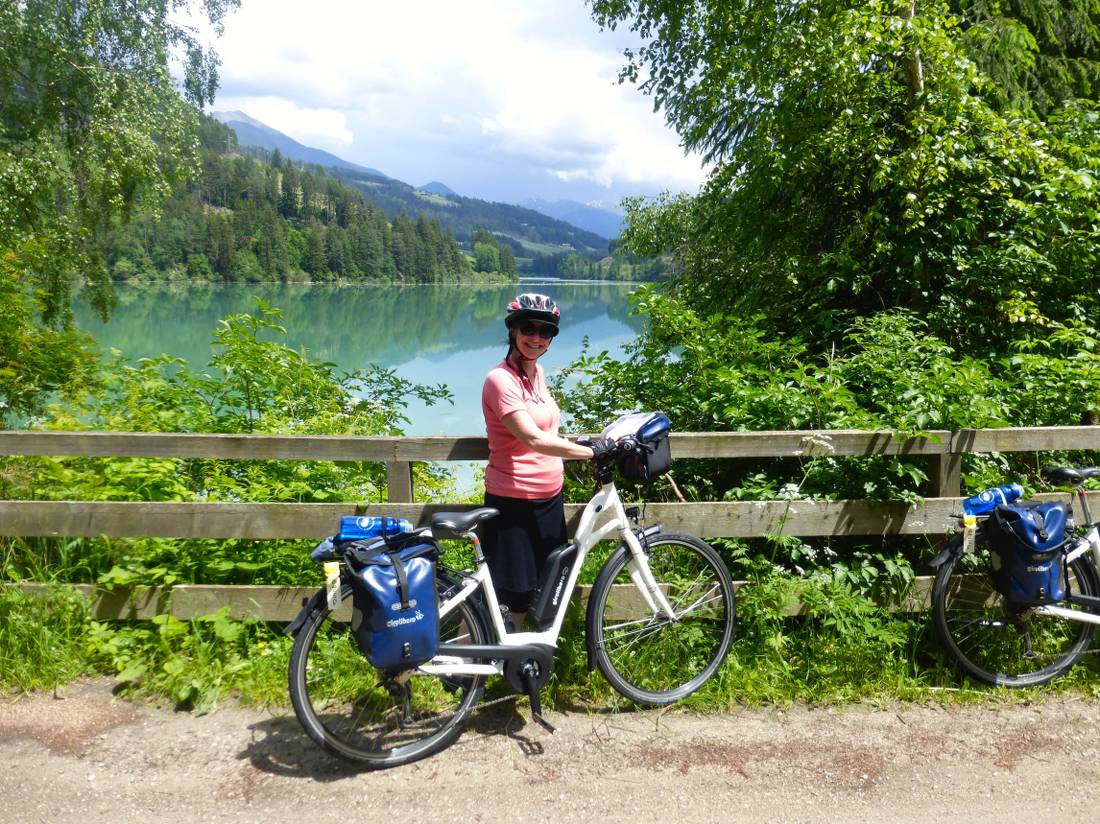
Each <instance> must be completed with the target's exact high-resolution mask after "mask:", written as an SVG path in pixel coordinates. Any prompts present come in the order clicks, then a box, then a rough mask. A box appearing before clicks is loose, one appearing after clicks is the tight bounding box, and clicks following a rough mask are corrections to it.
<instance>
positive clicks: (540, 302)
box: [504, 292, 561, 329]
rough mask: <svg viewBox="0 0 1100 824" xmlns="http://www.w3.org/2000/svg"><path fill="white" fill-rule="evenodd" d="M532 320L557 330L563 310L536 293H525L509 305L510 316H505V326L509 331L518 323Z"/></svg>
mask: <svg viewBox="0 0 1100 824" xmlns="http://www.w3.org/2000/svg"><path fill="white" fill-rule="evenodd" d="M524 319H530V320H537V321H540V322H542V323H547V324H550V325H551V326H553V327H554V328H555V329H556V328H557V327H558V324H559V322H560V319H561V310H560V309H558V305H557V304H556V303H554V301H553V299H551V298H549V297H547V296H546V295H540V294H537V293H536V292H524V293H523V294H522V295H516V297H515V298H514V299H513V300H512V301H511V303H509V304H508V314H507V315H505V316H504V325H505V326H507V327H508V328H509V329H511V328H512V326H513V325H514V324H515V323H517V322H518V321H521V320H524Z"/></svg>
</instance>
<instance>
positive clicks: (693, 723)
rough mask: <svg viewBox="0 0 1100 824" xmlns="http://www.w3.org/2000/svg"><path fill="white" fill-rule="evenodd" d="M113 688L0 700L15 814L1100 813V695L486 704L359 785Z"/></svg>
mask: <svg viewBox="0 0 1100 824" xmlns="http://www.w3.org/2000/svg"><path fill="white" fill-rule="evenodd" d="M110 687H111V685H110V682H108V681H105V680H97V681H89V682H83V683H79V684H75V685H72V686H70V687H68V688H66V689H65V690H63V691H61V692H60V693H59V697H56V698H55V697H54V696H51V695H36V696H30V697H26V696H24V697H21V698H19V699H16V700H10V699H7V700H5V699H0V822H21V824H22V822H50V824H65V822H73V823H74V824H95V823H96V822H118V823H119V824H131V823H134V824H136V822H141V824H149V822H188V823H189V824H190V822H202V821H219V822H220V821H256V822H265V824H276V823H277V822H295V824H300V822H308V821H371V820H374V821H378V820H393V819H394V817H399V818H398V819H397V820H401V821H409V822H420V821H499V822H528V821H532V822H534V821H539V822H541V821H547V822H550V821H552V822H586V824H588V823H589V822H592V821H594V820H610V821H630V822H649V821H653V822H657V821H660V822H673V821H821V822H825V821H829V822H835V821H875V822H891V821H929V822H931V821H936V822H942V821H951V822H958V821H982V822H990V821H1008V820H1021V819H1023V820H1026V818H1025V817H1032V818H1033V819H1034V820H1050V821H1069V820H1074V821H1087V820H1096V818H1097V816H1100V809H1098V804H1100V743H1098V738H1097V735H1098V733H1100V723H1098V722H1100V702H1098V701H1086V700H1083V699H1079V698H1056V697H1051V698H1050V699H1049V700H1046V701H1044V702H1043V703H1039V704H1032V705H1019V704H1014V705H1007V704H1006V705H997V706H995V707H988V706H987V707H982V708H951V709H942V708H939V707H919V706H910V705H905V706H890V707H885V708H869V707H855V708H852V707H849V708H844V709H840V710H836V709H812V708H806V707H798V706H796V707H791V708H787V709H782V710H780V709H765V710H739V711H737V712H734V713H730V714H725V715H720V716H709V717H704V716H699V715H691V714H686V713H683V712H678V711H674V712H664V713H653V712H647V713H626V714H584V713H561V712H554V713H552V714H551V715H552V718H553V721H554V723H555V724H556V725H557V727H558V732H557V734H555V735H549V734H547V733H545V732H544V731H543V730H541V729H540V728H539V727H537V726H536V725H534V724H532V723H531V722H530V721H529V717H528V714H527V708H526V705H525V703H524V702H522V701H521V702H519V703H517V704H511V703H508V704H503V705H498V706H496V707H492V708H490V709H488V710H485V711H483V712H481V713H480V714H478V715H477V716H475V719H474V721H473V723H472V725H471V726H470V728H468V729H467V731H466V732H465V733H464V734H463V736H462V738H460V739H459V741H458V743H457V744H456V745H455V746H453V747H451V748H450V749H448V750H446V751H445V752H444V753H442V754H440V755H438V756H435V757H434V758H430V759H428V760H425V761H421V762H419V763H417V764H414V765H410V766H408V767H404V768H399V769H395V770H389V771H383V772H373V773H357V772H354V771H350V770H347V769H345V768H344V767H342V766H340V765H339V764H337V763H335V762H334V761H332V760H330V759H329V758H328V757H327V756H325V755H324V754H323V753H322V752H320V751H319V750H318V749H316V748H315V747H314V746H313V745H312V744H311V743H310V742H309V740H308V739H306V737H305V735H304V734H303V733H302V732H301V730H300V729H299V727H298V724H297V721H296V720H295V719H294V717H293V715H282V714H272V713H264V712H256V711H253V710H248V709H244V708H241V707H238V706H234V705H229V706H225V707H223V708H221V709H219V710H217V711H216V712H213V713H211V714H209V715H205V716H201V717H196V716H193V715H190V714H188V713H178V712H172V711H169V710H160V709H155V708H150V707H144V706H138V705H135V704H132V703H128V702H125V701H121V700H118V699H115V698H113V697H112V695H111V691H110Z"/></svg>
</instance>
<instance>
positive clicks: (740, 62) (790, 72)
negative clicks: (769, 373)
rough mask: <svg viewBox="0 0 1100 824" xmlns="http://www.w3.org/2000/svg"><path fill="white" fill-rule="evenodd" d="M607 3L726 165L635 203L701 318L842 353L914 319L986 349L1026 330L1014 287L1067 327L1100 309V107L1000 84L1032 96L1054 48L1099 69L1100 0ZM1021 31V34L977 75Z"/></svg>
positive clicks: (696, 136)
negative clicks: (884, 322)
mask: <svg viewBox="0 0 1100 824" xmlns="http://www.w3.org/2000/svg"><path fill="white" fill-rule="evenodd" d="M593 10H594V15H595V16H596V18H597V20H598V21H600V22H601V23H602V24H604V25H617V24H620V23H622V24H628V25H630V26H631V28H632V29H633V30H635V31H636V32H637V33H638V34H639V35H640V36H641V37H642V39H643V45H642V46H641V48H639V49H637V50H635V51H633V52H631V53H630V54H628V61H629V62H628V72H627V74H628V76H631V77H635V76H636V77H638V78H644V79H642V80H641V88H642V90H643V91H645V92H647V93H649V94H651V95H652V96H653V97H654V102H655V104H656V105H657V107H658V108H662V109H664V110H665V111H666V112H667V115H668V119H669V121H670V123H672V125H674V126H675V127H676V128H677V130H678V131H679V133H680V135H681V138H682V139H683V140H684V143H685V145H687V146H689V147H693V148H697V149H700V150H702V151H704V152H705V153H706V154H707V155H708V156H709V157H710V158H711V159H713V161H714V162H715V166H714V168H713V171H712V173H711V176H710V178H709V180H708V182H707V184H706V186H705V187H704V188H703V190H702V191H701V192H700V193H699V194H698V195H696V196H694V197H688V196H681V197H675V198H670V197H664V198H658V199H656V200H654V201H652V202H650V203H646V204H642V203H635V204H631V211H630V215H629V228H628V230H627V232H626V234H625V235H624V243H625V246H626V247H627V248H628V249H631V250H634V251H639V252H642V251H644V252H645V253H646V254H649V255H656V254H662V253H663V254H667V255H671V256H672V258H673V259H674V260H675V263H676V266H675V269H674V271H676V272H677V280H678V281H679V282H680V283H682V284H683V285H684V287H685V289H684V291H683V294H684V295H685V298H686V299H687V300H688V302H689V303H690V304H691V305H692V306H693V307H694V308H696V309H698V310H700V312H701V313H702V314H711V313H713V312H722V313H730V314H734V315H739V316H745V315H761V316H762V319H763V324H764V326H763V328H764V330H765V331H766V332H767V333H768V334H769V335H773V336H779V337H790V336H797V337H799V338H800V339H801V340H802V341H804V342H807V344H808V345H809V346H810V347H811V348H816V349H817V351H818V352H823V351H826V350H829V349H831V348H832V347H833V346H836V345H840V344H841V343H842V335H843V333H844V330H846V329H847V328H849V326H850V325H851V324H852V323H853V321H855V320H856V319H857V318H861V317H868V316H871V315H873V314H875V313H877V312H880V311H884V310H885V311H890V310H893V309H899V308H903V309H908V310H911V311H914V312H916V313H917V314H918V315H920V316H921V317H923V318H925V319H926V320H927V322H928V324H929V330H930V332H931V333H932V334H933V335H935V336H936V337H938V338H939V339H941V340H943V341H945V342H947V343H949V344H950V345H952V346H953V347H956V348H958V349H960V350H961V351H971V352H974V353H975V354H980V355H985V354H988V353H991V352H994V351H996V350H997V349H998V348H1003V346H1004V345H1006V344H1007V343H1009V342H1011V341H1013V340H1016V339H1018V338H1019V336H1020V331H1021V330H1020V328H1019V327H1017V326H1014V325H1013V324H1012V323H1010V322H1009V318H1008V317H1006V315H1005V314H1004V312H1003V311H1002V309H1001V306H1002V304H1003V303H1004V301H1005V300H1006V299H1007V297H1008V296H1009V294H1010V293H1012V292H1013V291H1024V292H1025V293H1026V295H1027V297H1028V299H1029V300H1032V301H1033V302H1035V304H1036V305H1037V307H1038V308H1039V310H1040V311H1041V313H1042V314H1043V315H1044V316H1046V317H1050V318H1053V319H1056V320H1059V321H1064V320H1066V319H1067V317H1068V316H1067V308H1068V307H1069V306H1070V305H1071V304H1075V303H1076V304H1078V305H1080V306H1082V307H1085V310H1086V311H1091V312H1095V311H1097V310H1098V309H1100V290H1098V288H1097V287H1098V284H1100V281H1098V276H1097V268H1096V265H1095V263H1096V259H1097V249H1098V246H1097V235H1096V231H1095V227H1096V226H1097V225H1100V222H1098V221H1097V217H1096V216H1097V215H1098V214H1100V197H1098V195H1100V193H1098V192H1097V187H1096V186H1095V185H1093V182H1092V181H1093V179H1094V177H1095V174H1094V173H1095V170H1096V168H1097V165H1098V162H1100V151H1098V148H1097V147H1098V142H1097V140H1096V135H1095V112H1094V111H1093V106H1092V104H1091V103H1090V102H1088V101H1084V102H1082V101H1074V100H1071V99H1068V98H1067V97H1066V95H1065V94H1064V93H1062V92H1055V91H1054V90H1053V87H1051V88H1050V89H1049V91H1050V98H1049V99H1048V103H1049V105H1047V104H1044V105H1043V106H1042V107H1041V108H1042V110H1043V112H1044V114H1043V117H1042V118H1040V117H1039V116H1037V115H1036V113H1035V110H1033V108H1031V107H1026V106H1025V107H1022V108H1021V109H1019V110H1016V109H1013V108H1011V107H1008V106H1005V105H1004V102H1005V100H1004V97H1003V96H1002V91H1004V90H1003V89H1001V88H999V87H998V86H997V85H996V82H992V81H995V80H996V79H997V78H998V77H1005V76H1008V75H1006V74H1005V72H1008V74H1011V75H1012V76H1013V77H1015V78H1016V79H1017V80H1020V81H1021V82H1024V81H1025V80H1026V84H1028V88H1029V89H1030V91H1028V92H1027V94H1032V93H1034V92H1035V91H1036V89H1038V88H1039V86H1042V84H1043V83H1044V82H1046V81H1044V80H1041V79H1038V75H1037V74H1029V71H1030V69H1029V67H1030V66H1032V65H1033V63H1034V59H1035V54H1036V50H1043V49H1051V50H1054V51H1057V49H1058V48H1062V50H1063V52H1065V50H1066V49H1068V48H1070V47H1069V44H1070V43H1073V44H1074V47H1075V48H1077V47H1079V48H1082V49H1083V50H1084V54H1091V53H1092V50H1095V48H1096V44H1097V43H1098V42H1100V41H1098V39H1097V32H1098V30H1100V29H1098V27H1097V23H1098V22H1100V6H1097V4H1096V3H1095V2H1092V0H1082V1H1081V2H1078V3H1074V4H1072V6H1071V7H1067V6H1065V5H1064V4H1057V3H1054V2H1053V1H1051V2H1046V1H1045V0H1039V1H1038V2H1034V3H1031V2H1029V3H1016V2H1005V3H985V2H978V0H975V2H967V3H962V4H947V3H943V2H930V3H920V4H913V3H897V2H863V3H858V4H851V3H839V2H828V3H824V4H821V3H815V4H793V5H791V4H781V3H752V4H743V3H726V2H717V1H715V2H710V1H709V0H699V1H698V2H693V3H688V4H684V3H678V2H671V1H670V0H636V2H614V3H611V2H609V3H601V2H596V3H594V4H593ZM956 10H957V11H961V12H962V14H961V16H957V15H956ZM1001 17H1004V18H1006V19H1010V23H1006V24H1005V25H1006V26H1007V28H1005V32H1009V33H1011V34H1012V35H1013V36H1012V37H1009V38H1004V37H1002V38H1001V39H1000V40H998V41H997V42H996V44H995V45H996V48H998V49H999V50H1000V51H999V52H998V53H997V54H996V55H992V54H986V53H985V52H982V53H983V54H986V56H987V57H988V58H989V59H988V60H985V59H983V60H979V61H978V62H975V60H974V55H973V52H974V51H975V50H977V51H981V50H982V49H985V48H986V47H987V46H993V45H994V43H993V38H992V36H986V35H985V34H981V31H982V30H983V29H984V28H985V27H988V26H989V25H991V24H992V23H993V22H994V21H995V20H998V19H1000V18H1001ZM1071 23H1074V24H1080V25H1079V26H1077V27H1076V28H1075V27H1074V26H1072V25H1070V24H1071ZM1005 32H1002V34H1003V33H1005ZM1059 44H1061V45H1059ZM1074 59H1075V60H1076V62H1077V63H1078V64H1080V65H1084V64H1089V63H1095V60H1092V61H1090V60H1089V59H1088V58H1083V59H1080V60H1077V56H1076V55H1075V58H1074ZM994 64H996V65H997V66H999V67H1000V69H998V70H997V71H994V68H993V66H994ZM980 68H984V69H986V71H988V72H990V73H991V74H983V73H982V71H981V70H980ZM998 72H1000V73H998ZM1045 77H1046V78H1047V80H1050V75H1049V73H1048V74H1047V75H1045ZM1051 82H1053V81H1051ZM1036 83H1038V84H1039V86H1036ZM1021 88H1022V87H1021ZM1043 88H1047V87H1045V86H1044V87H1043ZM1067 88H1068V87H1067ZM1074 88H1076V89H1078V90H1085V89H1090V90H1091V89H1092V88H1096V87H1095V86H1090V85H1089V84H1087V83H1076V85H1074ZM1006 93H1008V94H1009V96H1010V97H1011V96H1013V95H1014V94H1015V93H1014V92H1006ZM1016 96H1017V97H1018V96H1019V95H1016ZM1051 101H1053V102H1051Z"/></svg>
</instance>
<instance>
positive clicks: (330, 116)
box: [223, 96, 355, 148]
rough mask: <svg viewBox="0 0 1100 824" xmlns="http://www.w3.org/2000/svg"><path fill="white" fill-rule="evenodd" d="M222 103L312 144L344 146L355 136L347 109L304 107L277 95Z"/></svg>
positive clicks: (325, 146) (298, 139)
mask: <svg viewBox="0 0 1100 824" xmlns="http://www.w3.org/2000/svg"><path fill="white" fill-rule="evenodd" d="M223 107H224V108H225V109H227V110H234V111H243V112H244V113H245V114H247V115H249V116H250V117H254V118H256V119H257V120H259V121H261V122H262V123H264V124H265V125H267V126H270V127H271V128H273V129H278V130H279V131H280V132H282V133H283V134H286V135H290V136H291V137H293V138H294V139H295V140H297V141H298V142H299V143H305V144H307V145H310V146H318V147H321V148H332V147H337V148H342V147H346V146H350V145H351V144H352V142H353V140H354V139H355V135H354V134H352V131H351V129H349V128H348V122H347V118H346V117H345V116H344V113H343V112H338V111H334V110H333V109H305V108H302V107H301V106H299V105H298V104H297V103H295V102H294V101H292V100H285V99H283V98H281V97H274V96H265V97H244V98H227V99H226V100H225V101H224V106H223Z"/></svg>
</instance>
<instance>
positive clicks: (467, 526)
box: [431, 506, 500, 538]
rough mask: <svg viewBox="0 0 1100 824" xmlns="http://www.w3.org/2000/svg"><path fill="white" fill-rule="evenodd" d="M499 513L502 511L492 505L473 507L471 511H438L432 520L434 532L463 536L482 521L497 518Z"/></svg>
mask: <svg viewBox="0 0 1100 824" xmlns="http://www.w3.org/2000/svg"><path fill="white" fill-rule="evenodd" d="M499 514H500V511H499V510H496V509H493V508H492V507H491V506H483V507H479V508H478V509H471V510H470V511H469V512H436V513H434V514H433V515H432V520H431V525H432V533H433V534H438V533H441V532H443V533H448V534H450V535H451V536H453V537H456V538H457V537H461V536H463V535H465V534H466V533H467V532H469V531H470V530H472V529H473V528H474V527H475V526H477V525H478V524H480V523H481V522H482V521H487V520H489V519H490V518H495V517H496V516H497V515H499Z"/></svg>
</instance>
